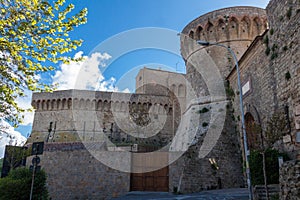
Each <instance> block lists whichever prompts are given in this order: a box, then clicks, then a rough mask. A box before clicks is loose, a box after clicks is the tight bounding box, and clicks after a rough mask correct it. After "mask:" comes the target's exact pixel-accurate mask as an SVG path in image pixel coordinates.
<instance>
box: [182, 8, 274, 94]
mask: <svg viewBox="0 0 300 200" xmlns="http://www.w3.org/2000/svg"><path fill="white" fill-rule="evenodd" d="M267 27H268V25H267V17H266V13H265V10H264V9H261V8H255V7H243V6H241V7H232V8H224V9H220V10H216V11H213V12H210V13H207V14H205V15H202V16H200V17H198V18H197V19H195V20H193V21H192V22H190V23H189V24H188V25H187V26H186V27H185V28H184V29H183V31H182V35H181V54H182V57H183V59H184V60H185V61H186V73H187V74H186V77H187V80H188V81H189V83H190V84H191V85H192V87H193V89H194V90H195V91H197V94H200V95H208V93H207V91H206V90H205V88H206V84H205V82H204V81H203V77H202V74H200V73H199V70H196V69H197V67H199V66H193V64H192V63H190V61H189V59H190V57H191V56H192V55H193V54H194V53H195V52H196V51H198V50H199V49H204V50H206V51H207V53H208V55H209V56H210V57H211V58H212V59H213V61H214V62H215V64H216V66H217V67H218V68H219V70H220V73H221V75H222V76H223V77H226V76H227V75H228V74H229V73H230V71H231V70H232V69H233V67H234V62H233V58H232V56H231V55H230V54H229V53H228V51H226V49H224V48H221V47H218V46H209V47H202V46H200V45H199V44H197V43H196V41H197V40H204V41H208V42H218V43H220V44H224V45H227V46H230V48H231V49H232V50H233V51H234V52H235V53H236V55H237V58H238V59H239V58H240V57H241V56H242V55H243V53H244V52H245V51H246V50H247V48H248V47H249V46H250V44H251V42H252V41H253V39H254V38H255V37H256V36H257V35H260V34H262V33H263V32H264V31H265V30H266V29H267ZM200 67H201V66H200ZM205 67H207V66H205Z"/></svg>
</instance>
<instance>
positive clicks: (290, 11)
mask: <svg viewBox="0 0 300 200" xmlns="http://www.w3.org/2000/svg"><path fill="white" fill-rule="evenodd" d="M291 16H292V7H289V9H288V10H287V12H286V17H287V18H288V19H291Z"/></svg>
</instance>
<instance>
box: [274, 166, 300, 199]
mask: <svg viewBox="0 0 300 200" xmlns="http://www.w3.org/2000/svg"><path fill="white" fill-rule="evenodd" d="M279 186H280V194H279V195H280V199H282V200H285V199H289V200H299V199H300V189H299V188H300V160H292V161H288V162H285V163H283V164H282V166H281V167H280V169H279Z"/></svg>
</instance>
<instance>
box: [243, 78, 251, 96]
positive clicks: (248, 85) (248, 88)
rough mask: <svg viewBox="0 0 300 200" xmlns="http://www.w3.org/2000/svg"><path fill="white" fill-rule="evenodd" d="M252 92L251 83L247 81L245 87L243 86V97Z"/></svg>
mask: <svg viewBox="0 0 300 200" xmlns="http://www.w3.org/2000/svg"><path fill="white" fill-rule="evenodd" d="M249 91H250V81H247V82H246V83H245V84H244V85H243V86H242V94H243V96H244V95H245V94H247V93H248V92H249Z"/></svg>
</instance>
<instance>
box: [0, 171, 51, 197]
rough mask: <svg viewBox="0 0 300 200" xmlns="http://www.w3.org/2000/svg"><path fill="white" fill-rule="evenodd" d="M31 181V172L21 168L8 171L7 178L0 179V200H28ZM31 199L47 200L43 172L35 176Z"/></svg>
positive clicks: (44, 174)
mask: <svg viewBox="0 0 300 200" xmlns="http://www.w3.org/2000/svg"><path fill="white" fill-rule="evenodd" d="M31 180H32V172H31V171H30V170H29V169H27V168H24V167H22V168H17V169H15V170H12V171H10V172H9V174H8V176H7V177H5V178H1V179H0V200H7V199H9V200H23V199H24V200H28V199H29V197H30V189H31ZM32 199H34V200H46V199H48V191H47V188H46V173H45V172H44V171H39V172H37V173H36V174H35V178H34V186H33V197H32Z"/></svg>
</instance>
